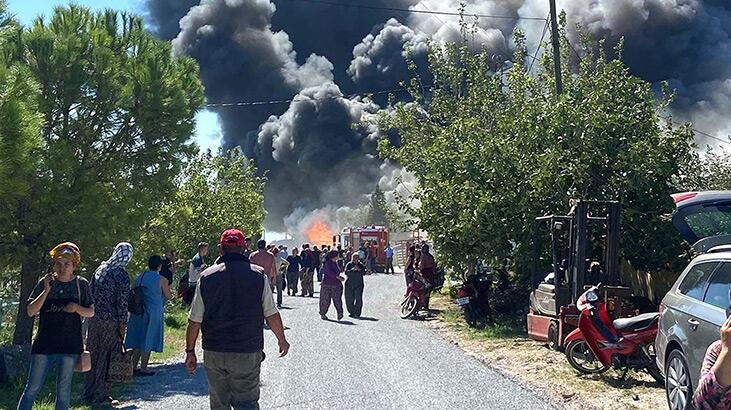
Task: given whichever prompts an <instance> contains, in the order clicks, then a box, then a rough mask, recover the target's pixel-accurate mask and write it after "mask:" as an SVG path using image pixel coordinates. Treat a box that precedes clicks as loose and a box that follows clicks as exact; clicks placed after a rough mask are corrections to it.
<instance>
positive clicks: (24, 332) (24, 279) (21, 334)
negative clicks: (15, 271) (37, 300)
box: [13, 253, 41, 345]
mask: <svg viewBox="0 0 731 410" xmlns="http://www.w3.org/2000/svg"><path fill="white" fill-rule="evenodd" d="M40 266H41V262H40V258H37V257H34V256H33V254H32V253H31V254H29V255H28V256H26V258H25V259H24V260H23V264H22V266H21V268H20V299H19V300H18V302H19V303H18V315H17V316H16V318H15V333H13V344H14V345H24V344H28V343H30V342H31V338H32V337H33V318H32V317H29V316H28V313H27V307H28V297H29V296H30V293H31V292H32V291H33V288H34V287H35V286H36V283H38V276H39V273H40V271H39V270H40Z"/></svg>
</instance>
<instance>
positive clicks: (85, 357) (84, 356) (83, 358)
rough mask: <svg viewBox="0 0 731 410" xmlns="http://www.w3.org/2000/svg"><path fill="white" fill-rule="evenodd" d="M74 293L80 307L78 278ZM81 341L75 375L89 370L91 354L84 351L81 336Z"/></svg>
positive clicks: (84, 339) (84, 340) (83, 338)
mask: <svg viewBox="0 0 731 410" xmlns="http://www.w3.org/2000/svg"><path fill="white" fill-rule="evenodd" d="M76 292H77V293H78V294H79V305H81V286H79V278H78V277H77V278H76ZM81 339H82V340H83V342H84V351H83V352H81V355H79V358H78V359H77V360H76V364H75V365H74V371H75V372H76V373H86V372H88V371H89V370H91V353H89V351H88V350H86V338H85V337H84V336H83V335H82V336H81Z"/></svg>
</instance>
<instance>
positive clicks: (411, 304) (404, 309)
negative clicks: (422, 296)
mask: <svg viewBox="0 0 731 410" xmlns="http://www.w3.org/2000/svg"><path fill="white" fill-rule="evenodd" d="M418 310H419V300H418V299H417V298H415V297H413V296H410V295H408V296H406V298H405V299H404V301H403V302H402V303H401V319H408V318H410V317H411V316H413V315H414V314H416V312H417V311H418Z"/></svg>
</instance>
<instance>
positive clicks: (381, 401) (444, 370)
mask: <svg viewBox="0 0 731 410" xmlns="http://www.w3.org/2000/svg"><path fill="white" fill-rule="evenodd" d="M316 290H317V289H316ZM402 292H403V276H401V275H395V276H389V275H376V276H370V277H366V282H365V295H364V305H365V306H364V309H363V316H364V317H363V318H361V319H360V320H356V319H349V318H348V316H347V312H346V319H345V320H343V321H341V322H336V321H323V320H321V319H320V318H319V316H318V314H317V309H318V302H317V298H316V297H315V298H299V297H285V300H284V309H282V311H281V312H282V316H283V318H284V323H285V325H286V326H287V328H288V330H287V338H288V340H289V342H290V344H291V345H292V348H291V350H290V353H289V355H288V356H287V357H285V358H279V357H277V354H276V348H277V344H276V338H275V337H274V335H273V334H272V333H271V332H266V346H265V351H266V354H267V359H266V360H265V361H264V363H263V364H262V374H261V381H262V386H261V400H260V402H259V403H260V405H261V407H262V408H264V409H270V408H292V409H404V408H412V409H417V408H418V409H422V408H423V409H501V410H505V409H550V408H553V406H552V405H551V404H550V403H549V401H548V400H547V399H546V398H544V397H540V396H539V395H537V394H536V393H534V392H531V391H528V390H526V389H524V388H523V387H521V386H520V385H519V384H517V383H516V382H514V381H513V380H511V379H508V378H506V377H505V376H503V375H501V374H499V373H497V372H496V371H493V370H492V369H490V368H489V367H487V366H485V365H484V364H482V363H480V362H479V361H478V360H476V359H474V358H472V357H470V356H467V355H466V354H464V352H463V351H462V350H460V349H459V348H458V347H456V346H454V345H452V344H450V343H448V342H446V341H444V340H443V339H442V338H441V337H440V336H439V335H438V334H437V333H435V332H434V331H433V330H431V329H429V327H428V326H426V324H425V323H423V322H420V321H413V320H401V319H400V318H399V316H398V308H399V301H400V297H401V295H402ZM315 296H317V294H316V295H315ZM330 309H331V311H330V314H329V316H330V317H331V318H334V317H335V316H336V315H335V312H334V308H333V307H331V308H330ZM199 357H202V356H201V355H199ZM181 362H182V358H180V359H179V360H177V361H173V362H171V363H169V364H166V365H162V366H159V367H157V368H156V370H157V371H158V373H157V374H156V375H155V376H153V377H149V378H138V380H137V383H136V384H135V385H134V387H133V388H132V389H131V392H130V393H129V394H128V395H127V397H126V400H127V401H126V402H125V403H124V406H123V408H126V409H188V410H193V409H206V408H208V396H207V383H206V378H205V374H204V372H203V371H202V370H203V368H202V366H201V367H199V371H198V372H197V374H196V375H195V376H194V377H189V376H188V375H187V374H186V373H185V371H184V368H183V366H182V363H181Z"/></svg>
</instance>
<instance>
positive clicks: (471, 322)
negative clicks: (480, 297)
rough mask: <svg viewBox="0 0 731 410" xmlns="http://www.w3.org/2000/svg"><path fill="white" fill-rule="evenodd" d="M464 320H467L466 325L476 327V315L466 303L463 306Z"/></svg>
mask: <svg viewBox="0 0 731 410" xmlns="http://www.w3.org/2000/svg"><path fill="white" fill-rule="evenodd" d="M462 310H464V321H465V322H467V326H469V327H472V328H475V327H477V317H476V315H475V312H473V309H472V306H471V305H467V306H465V307H464V309H462Z"/></svg>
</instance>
